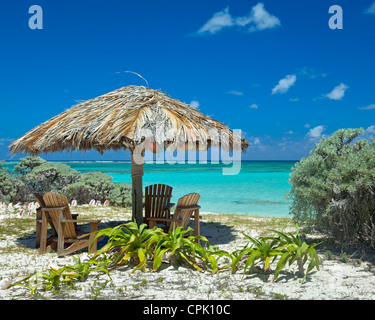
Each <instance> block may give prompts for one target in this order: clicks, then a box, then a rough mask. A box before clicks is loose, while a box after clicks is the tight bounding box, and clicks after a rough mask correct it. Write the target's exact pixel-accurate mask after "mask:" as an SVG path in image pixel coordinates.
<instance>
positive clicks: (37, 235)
mask: <svg viewBox="0 0 375 320" xmlns="http://www.w3.org/2000/svg"><path fill="white" fill-rule="evenodd" d="M41 228H42V223H41V219H36V228H35V248H39V247H40V234H41Z"/></svg>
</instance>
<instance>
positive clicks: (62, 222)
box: [39, 192, 100, 256]
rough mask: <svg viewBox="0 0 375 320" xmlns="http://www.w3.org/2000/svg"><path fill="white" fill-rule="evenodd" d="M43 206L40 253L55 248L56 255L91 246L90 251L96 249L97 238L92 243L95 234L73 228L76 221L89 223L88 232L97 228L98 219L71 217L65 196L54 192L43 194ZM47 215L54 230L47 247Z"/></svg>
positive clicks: (63, 254)
mask: <svg viewBox="0 0 375 320" xmlns="http://www.w3.org/2000/svg"><path fill="white" fill-rule="evenodd" d="M43 201H44V203H45V207H44V208H42V231H41V237H40V238H41V240H40V249H39V252H40V253H45V252H48V251H50V250H51V249H54V248H56V244H57V254H58V256H65V255H67V254H69V253H72V252H75V251H77V250H80V249H83V248H86V247H90V246H91V245H92V247H91V252H92V253H94V252H96V250H97V241H98V240H99V239H97V240H96V241H95V242H94V243H93V240H94V238H95V234H90V235H84V234H83V232H81V231H80V230H78V229H76V228H75V225H76V224H77V223H78V222H86V223H89V224H90V231H89V232H90V233H91V232H94V231H97V230H98V224H99V222H100V220H82V219H81V220H78V219H72V214H71V212H70V209H69V203H68V200H67V199H66V197H64V196H61V195H59V194H57V193H54V192H48V193H46V194H45V195H44V196H43ZM48 217H49V218H50V221H51V223H52V225H53V227H54V229H55V231H56V236H54V237H53V239H52V244H51V245H49V246H48V247H47V241H46V240H47V239H46V237H47V223H48Z"/></svg>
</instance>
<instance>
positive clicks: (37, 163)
mask: <svg viewBox="0 0 375 320" xmlns="http://www.w3.org/2000/svg"><path fill="white" fill-rule="evenodd" d="M1 164H2V163H1V162H0V201H2V202H5V203H11V202H12V203H18V202H21V203H28V202H31V201H35V198H34V195H33V193H40V194H44V193H46V192H50V191H53V192H57V193H61V194H63V195H65V196H66V197H67V198H68V201H69V202H71V201H72V200H77V203H79V204H88V203H89V202H90V201H91V200H92V199H94V200H96V202H98V201H99V202H101V203H104V202H105V201H106V200H110V202H111V203H112V204H113V205H115V206H120V207H130V206H131V204H132V191H131V185H130V184H127V183H116V182H114V181H112V179H113V178H112V177H111V176H109V175H107V174H104V173H101V172H88V173H84V174H80V172H79V171H77V170H74V169H72V168H71V167H69V166H68V165H66V164H62V163H54V162H48V161H46V160H44V159H42V158H40V157H32V156H27V157H25V158H22V159H20V162H19V163H18V164H17V165H16V166H15V167H14V170H13V172H9V171H8V170H7V169H5V168H3V167H2V166H1Z"/></svg>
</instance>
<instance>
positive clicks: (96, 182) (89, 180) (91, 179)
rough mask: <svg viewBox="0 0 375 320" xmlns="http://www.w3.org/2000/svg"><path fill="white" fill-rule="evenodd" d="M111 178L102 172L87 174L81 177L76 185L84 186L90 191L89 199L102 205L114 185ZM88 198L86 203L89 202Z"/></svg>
mask: <svg viewBox="0 0 375 320" xmlns="http://www.w3.org/2000/svg"><path fill="white" fill-rule="evenodd" d="M112 179H113V178H112V177H111V176H109V175H107V174H105V173H102V172H88V173H84V174H82V175H81V177H80V179H79V181H78V183H81V184H84V185H86V186H88V187H90V189H91V195H90V197H91V199H95V200H97V201H101V202H102V203H103V202H104V201H105V200H107V199H109V195H110V193H111V191H112V189H113V188H114V187H115V184H114V183H113V182H112ZM91 199H90V198H88V199H87V201H86V203H88V202H90V200H91Z"/></svg>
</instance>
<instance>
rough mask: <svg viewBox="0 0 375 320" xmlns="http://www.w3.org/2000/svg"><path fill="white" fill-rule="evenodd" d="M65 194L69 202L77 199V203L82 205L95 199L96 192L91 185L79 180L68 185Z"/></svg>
mask: <svg viewBox="0 0 375 320" xmlns="http://www.w3.org/2000/svg"><path fill="white" fill-rule="evenodd" d="M64 194H65V196H66V197H67V199H68V201H69V202H71V201H72V200H77V203H78V204H79V205H82V204H87V203H89V202H90V201H91V199H93V197H94V194H95V192H94V190H93V188H92V187H91V186H89V185H86V184H85V183H84V182H81V181H79V182H76V183H73V184H70V185H68V186H67V187H66V189H65V193H64Z"/></svg>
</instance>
